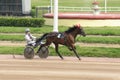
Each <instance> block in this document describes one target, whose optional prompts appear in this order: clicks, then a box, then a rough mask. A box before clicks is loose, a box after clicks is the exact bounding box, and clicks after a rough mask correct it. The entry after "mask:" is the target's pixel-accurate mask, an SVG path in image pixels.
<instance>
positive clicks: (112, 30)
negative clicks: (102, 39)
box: [84, 26, 120, 36]
mask: <svg viewBox="0 0 120 80" xmlns="http://www.w3.org/2000/svg"><path fill="white" fill-rule="evenodd" d="M84 29H85V32H86V34H87V35H115V36H120V27H117V26H116V27H93V28H91V27H86V28H84Z"/></svg>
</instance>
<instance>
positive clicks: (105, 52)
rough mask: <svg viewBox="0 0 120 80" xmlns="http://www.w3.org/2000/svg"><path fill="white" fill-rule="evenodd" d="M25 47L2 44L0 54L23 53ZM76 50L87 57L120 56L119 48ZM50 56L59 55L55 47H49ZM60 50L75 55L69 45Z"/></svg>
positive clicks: (62, 53) (64, 53) (68, 54)
mask: <svg viewBox="0 0 120 80" xmlns="http://www.w3.org/2000/svg"><path fill="white" fill-rule="evenodd" d="M24 48H25V47H5V46H0V54H11V55H12V54H20V55H23V52H24ZM76 48H77V49H76V51H77V52H78V54H79V55H80V56H85V57H109V58H111V57H112V58H120V53H119V52H120V49H119V48H104V47H79V46H77V47H76ZM49 51H50V54H49V55H50V56H57V54H56V52H55V50H54V48H53V47H50V48H49ZM59 52H60V53H61V55H63V56H75V55H74V53H73V52H72V51H70V50H68V48H67V47H65V46H62V47H59Z"/></svg>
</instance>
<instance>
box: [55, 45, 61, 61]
mask: <svg viewBox="0 0 120 80" xmlns="http://www.w3.org/2000/svg"><path fill="white" fill-rule="evenodd" d="M55 51H56V53H57V54H58V56H59V57H60V58H61V59H63V57H62V55H61V54H60V53H59V51H58V44H55Z"/></svg>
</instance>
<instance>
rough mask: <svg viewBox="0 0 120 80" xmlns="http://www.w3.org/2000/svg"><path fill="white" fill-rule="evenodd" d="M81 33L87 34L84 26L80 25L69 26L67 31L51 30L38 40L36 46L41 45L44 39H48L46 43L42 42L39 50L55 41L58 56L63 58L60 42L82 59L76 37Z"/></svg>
mask: <svg viewBox="0 0 120 80" xmlns="http://www.w3.org/2000/svg"><path fill="white" fill-rule="evenodd" d="M78 34H80V35H82V36H86V34H85V32H84V30H83V28H82V27H81V26H80V25H74V26H73V27H71V28H69V29H68V30H67V31H65V32H62V33H60V32H50V33H46V34H44V35H43V36H42V37H41V38H39V39H37V40H36V46H38V45H39V43H40V42H41V41H42V40H44V39H45V40H46V42H45V44H41V45H40V48H39V49H38V51H39V50H40V49H41V48H42V47H43V46H49V45H50V44H51V43H54V45H55V51H56V53H57V54H58V56H59V57H60V58H61V59H63V57H62V55H61V54H60V53H59V51H58V46H59V44H62V45H65V46H67V47H68V48H69V49H70V50H71V51H73V52H74V53H75V55H76V56H77V58H78V59H79V60H80V57H79V56H78V54H77V52H76V50H75V45H74V44H75V38H76V36H77V35H78Z"/></svg>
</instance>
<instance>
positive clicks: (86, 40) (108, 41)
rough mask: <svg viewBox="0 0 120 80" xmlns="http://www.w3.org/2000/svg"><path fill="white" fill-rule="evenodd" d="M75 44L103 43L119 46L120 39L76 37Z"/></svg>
mask: <svg viewBox="0 0 120 80" xmlns="http://www.w3.org/2000/svg"><path fill="white" fill-rule="evenodd" d="M77 42H83V43H104V44H120V37H107V36H101V37H99V36H98V37H97V36H94V37H92V36H86V37H78V38H77Z"/></svg>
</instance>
